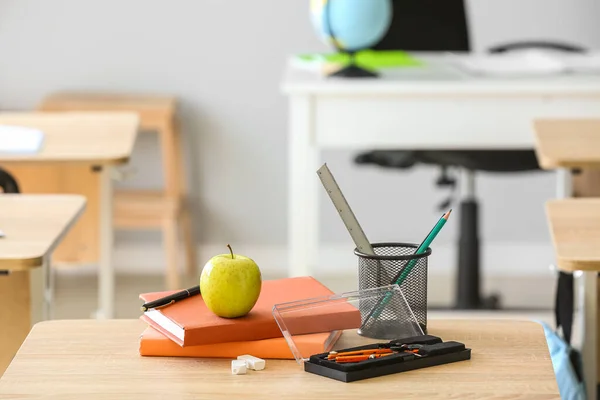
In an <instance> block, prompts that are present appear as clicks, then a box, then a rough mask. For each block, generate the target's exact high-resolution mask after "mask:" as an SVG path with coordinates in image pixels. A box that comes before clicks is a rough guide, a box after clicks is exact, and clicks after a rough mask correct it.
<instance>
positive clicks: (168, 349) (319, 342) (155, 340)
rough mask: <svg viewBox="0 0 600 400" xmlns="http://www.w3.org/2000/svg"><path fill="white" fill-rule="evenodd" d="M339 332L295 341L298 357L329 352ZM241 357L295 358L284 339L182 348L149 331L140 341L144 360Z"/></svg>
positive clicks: (154, 330)
mask: <svg viewBox="0 0 600 400" xmlns="http://www.w3.org/2000/svg"><path fill="white" fill-rule="evenodd" d="M341 334H342V332H341V331H334V332H331V333H313V334H311V335H299V336H297V337H294V343H295V344H296V347H298V349H299V350H300V354H318V353H325V352H328V351H329V350H331V348H332V347H333V345H334V344H335V342H336V341H337V340H338V339H339V337H340V335H341ZM242 354H252V355H253V356H255V357H259V358H267V359H283V360H288V359H289V360H293V359H294V355H293V354H292V351H291V350H290V348H289V346H288V344H287V342H286V341H285V339H284V338H274V339H263V340H254V341H250V342H231V343H218V344H205V345H201V346H187V347H181V346H178V345H177V344H175V343H174V342H173V341H172V340H170V339H169V338H167V337H166V336H164V335H163V334H161V333H160V332H158V331H157V330H156V329H154V328H152V327H150V326H149V327H148V328H146V330H145V331H144V332H143V333H142V336H141V337H140V355H142V356H147V357H213V358H236V357H237V356H239V355H242Z"/></svg>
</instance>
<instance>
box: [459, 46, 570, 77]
mask: <svg viewBox="0 0 600 400" xmlns="http://www.w3.org/2000/svg"><path fill="white" fill-rule="evenodd" d="M458 64H459V66H461V67H463V68H464V69H466V70H467V71H469V72H471V73H475V74H484V75H499V76H501V75H544V74H558V73H561V72H564V71H565V70H566V66H565V63H564V62H563V60H562V59H561V58H559V57H556V56H554V55H551V54H547V53H545V52H540V51H526V52H515V53H514V54H512V53H510V54H494V55H481V56H470V57H467V58H464V59H459V60H458Z"/></svg>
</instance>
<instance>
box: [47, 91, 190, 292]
mask: <svg viewBox="0 0 600 400" xmlns="http://www.w3.org/2000/svg"><path fill="white" fill-rule="evenodd" d="M38 110H40V111H67V112H73V111H104V112H106V111H129V112H134V113H136V114H137V115H138V116H139V118H140V121H139V122H140V134H141V133H143V132H153V133H156V134H158V138H159V144H160V150H161V159H162V160H161V162H162V168H163V177H164V189H162V190H139V189H137V190H123V189H121V190H116V191H115V208H114V226H115V228H116V229H161V230H162V233H163V243H164V250H165V254H166V265H167V268H166V287H167V288H168V289H171V290H176V289H180V288H181V280H180V276H179V275H180V274H179V264H180V262H179V258H180V257H179V250H180V243H179V242H180V240H179V237H180V236H181V239H182V240H181V242H182V243H183V245H184V249H185V254H186V261H187V264H186V265H187V272H188V274H196V273H197V267H198V266H197V257H196V241H195V239H194V234H193V233H194V230H193V229H192V226H193V222H192V215H191V209H190V208H191V206H190V204H189V198H188V197H189V196H188V194H187V185H186V179H185V168H184V164H185V163H184V162H185V157H184V156H183V155H182V151H183V149H182V144H181V140H182V133H181V131H180V129H179V126H180V125H181V124H180V121H179V118H178V116H177V114H178V112H177V101H176V99H175V98H174V97H171V96H156V95H136V94H122V93H106V92H104V93H101V92H100V93H98V92H60V93H54V94H51V95H49V96H48V97H46V98H44V99H43V100H42V102H41V104H40V106H39V107H38ZM60 173H62V174H65V173H66V174H74V173H76V172H75V171H73V167H63V168H61V169H60ZM83 174H84V176H85V174H89V172H88V171H83ZM38 184H39V183H38ZM91 222H92V221H90V224H89V225H88V226H86V228H87V229H90V230H97V228H96V226H97V221H95V222H96V224H95V225H94V224H92V223H91ZM95 228H96V229H95ZM86 250H88V249H86ZM93 255H94V254H93V253H92V252H89V251H87V252H85V253H79V254H77V256H78V257H79V258H80V259H83V260H85V259H89V258H92V257H93ZM96 257H97V256H96Z"/></svg>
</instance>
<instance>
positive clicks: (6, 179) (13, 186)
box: [0, 168, 20, 193]
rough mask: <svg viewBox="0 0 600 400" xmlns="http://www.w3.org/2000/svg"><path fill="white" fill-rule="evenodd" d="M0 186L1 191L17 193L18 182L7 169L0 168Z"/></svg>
mask: <svg viewBox="0 0 600 400" xmlns="http://www.w3.org/2000/svg"><path fill="white" fill-rule="evenodd" d="M0 188H1V189H2V193H19V192H20V191H19V184H18V183H17V181H16V179H15V178H14V177H13V176H12V175H11V174H9V173H8V172H7V171H5V170H3V169H2V168H0Z"/></svg>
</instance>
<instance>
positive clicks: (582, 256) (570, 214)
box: [546, 198, 600, 272]
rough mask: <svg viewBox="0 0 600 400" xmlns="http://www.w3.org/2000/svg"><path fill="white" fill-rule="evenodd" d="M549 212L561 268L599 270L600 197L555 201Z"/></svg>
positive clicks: (549, 207) (550, 202)
mask: <svg viewBox="0 0 600 400" xmlns="http://www.w3.org/2000/svg"><path fill="white" fill-rule="evenodd" d="M546 213H547V215H548V222H549V225H550V232H551V235H552V241H553V243H554V250H555V253H556V260H557V263H558V267H559V268H560V269H561V270H563V271H571V272H572V271H595V272H598V271H600V199H595V198H581V199H566V200H552V201H549V202H548V203H547V204H546Z"/></svg>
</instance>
